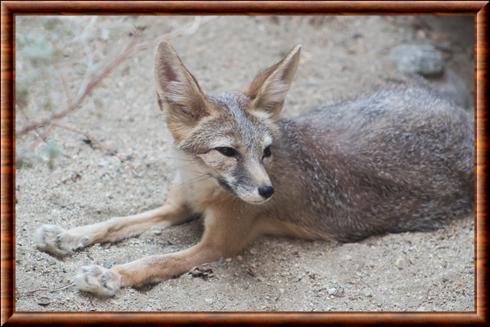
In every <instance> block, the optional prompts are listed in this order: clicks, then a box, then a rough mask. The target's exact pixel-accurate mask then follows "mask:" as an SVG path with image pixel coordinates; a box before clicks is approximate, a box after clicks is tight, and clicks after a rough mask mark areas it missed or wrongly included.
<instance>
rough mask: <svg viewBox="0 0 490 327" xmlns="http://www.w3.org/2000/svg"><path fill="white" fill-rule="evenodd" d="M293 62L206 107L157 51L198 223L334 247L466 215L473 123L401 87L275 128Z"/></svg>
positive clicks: (166, 108) (161, 95)
mask: <svg viewBox="0 0 490 327" xmlns="http://www.w3.org/2000/svg"><path fill="white" fill-rule="evenodd" d="M299 54H300V47H295V48H294V49H293V50H291V51H290V53H289V54H288V55H287V56H286V57H285V58H284V59H282V60H281V61H280V62H278V63H277V64H275V65H273V66H271V67H269V68H267V69H265V70H263V71H261V72H259V74H258V75H257V76H256V77H255V79H254V80H253V81H252V83H251V84H250V85H249V86H248V87H247V88H246V89H245V90H244V91H243V92H235V93H231V92H230V93H225V94H222V95H217V96H210V95H205V94H204V93H203V91H202V90H201V88H200V87H199V85H198V83H197V81H196V79H195V78H194V77H193V76H192V74H191V73H190V72H189V71H188V70H187V69H186V68H185V66H184V65H183V64H182V61H181V60H180V58H179V57H178V56H177V55H176V53H175V51H174V50H173V49H172V48H171V46H170V45H168V44H166V43H162V44H161V45H160V46H159V48H158V51H157V56H156V62H155V65H156V70H155V72H156V75H155V77H156V82H157V95H158V101H159V104H160V107H161V109H162V110H163V112H164V113H165V118H166V122H167V126H168V128H169V130H170V132H171V133H172V135H173V137H174V139H175V148H176V152H177V154H178V155H179V157H180V158H181V159H182V161H181V162H180V164H179V166H180V172H179V178H180V179H181V181H180V182H181V183H182V185H185V188H184V189H185V191H183V192H184V194H185V196H186V197H188V202H189V206H190V207H192V208H193V209H194V211H196V212H205V211H206V210H208V208H210V207H214V208H216V207H219V208H221V210H225V209H226V210H229V211H230V214H231V215H233V213H234V212H235V213H240V214H241V215H243V213H246V216H247V217H249V219H257V223H258V224H263V225H264V226H267V225H268V223H269V222H271V224H272V222H274V223H275V224H277V223H278V224H282V226H283V227H285V228H286V229H289V230H290V231H292V233H293V234H298V235H301V236H303V237H307V238H312V239H316V238H320V239H335V240H339V241H356V240H360V239H363V238H365V237H368V236H371V235H374V234H380V233H386V232H403V231H421V230H431V229H435V228H438V227H441V226H442V225H444V224H445V223H446V222H447V221H448V220H449V219H451V218H453V217H458V216H461V215H463V214H465V213H467V212H470V211H471V209H472V204H473V180H474V175H473V127H472V119H471V116H470V114H469V113H467V112H466V111H465V110H463V109H462V108H460V107H458V106H457V105H456V104H454V102H452V101H450V100H448V99H444V98H442V97H441V96H440V93H438V92H435V91H433V90H431V89H430V88H429V87H417V86H414V87H401V86H398V87H391V88H387V89H385V90H381V91H378V92H376V93H374V94H372V95H370V96H363V97H359V98H358V99H353V100H349V101H343V102H340V103H337V104H333V105H329V106H326V107H322V108H318V109H316V110H313V111H311V112H309V113H306V114H304V115H302V116H299V117H297V118H295V119H281V118H280V112H281V110H282V107H283V104H284V101H285V97H286V94H287V91H288V90H289V87H290V85H291V82H292V79H293V76H294V73H295V71H296V68H297V66H298V62H299ZM271 232H273V231H271Z"/></svg>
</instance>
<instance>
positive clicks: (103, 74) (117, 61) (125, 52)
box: [17, 34, 139, 136]
mask: <svg viewBox="0 0 490 327" xmlns="http://www.w3.org/2000/svg"><path fill="white" fill-rule="evenodd" d="M138 36H139V34H137V35H135V36H134V37H133V38H132V39H131V41H130V42H129V44H128V45H127V46H126V48H125V49H124V50H123V51H122V52H121V53H120V54H119V55H118V56H117V57H116V58H115V59H114V60H112V61H111V62H109V63H108V64H107V65H106V66H105V67H104V68H103V69H102V70H101V71H100V72H99V73H98V74H95V75H94V77H93V78H92V79H91V80H90V81H89V82H88V83H87V84H86V86H85V87H84V88H83V90H82V92H80V96H78V97H77V99H76V100H75V101H74V102H73V103H71V104H69V105H68V107H67V108H66V109H65V110H63V111H60V112H58V113H56V114H53V115H51V116H49V117H47V118H45V119H43V120H41V121H38V122H35V123H32V124H30V125H27V126H26V127H24V128H23V129H21V130H20V131H19V132H18V133H17V136H22V135H25V134H27V133H29V132H30V131H33V130H36V129H38V128H41V127H44V126H46V125H48V124H50V123H52V122H53V121H56V120H59V119H61V118H63V117H65V116H66V115H68V114H70V113H72V112H74V111H75V110H76V109H78V108H79V107H80V105H81V104H82V102H83V100H85V98H86V97H87V96H88V95H90V94H91V93H92V91H93V90H94V89H95V87H96V86H97V85H98V84H99V83H100V82H101V81H102V80H103V79H104V78H105V77H107V76H108V75H109V74H110V73H111V72H112V71H113V70H114V69H115V68H116V67H117V66H119V65H120V64H121V63H123V62H124V61H125V60H126V59H127V58H128V57H129V56H130V55H131V54H132V53H133V52H134V50H135V47H136V44H137V43H136V41H137V39H138Z"/></svg>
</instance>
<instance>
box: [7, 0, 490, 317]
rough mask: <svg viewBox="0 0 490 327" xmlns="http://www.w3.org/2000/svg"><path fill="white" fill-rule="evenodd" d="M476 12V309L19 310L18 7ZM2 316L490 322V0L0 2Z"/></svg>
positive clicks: (51, 10) (123, 11) (100, 11)
mask: <svg viewBox="0 0 490 327" xmlns="http://www.w3.org/2000/svg"><path fill="white" fill-rule="evenodd" d="M23 14H25V15H48V14H56V15H60V14H61V15H65V14H71V15H104V14H116V15H129V14H132V15H134V14H141V15H171V14H179V15H195V14H201V15H211V14H226V15H268V14H275V15H298V14H299V15H325V14H337V15H345V14H354V15H363V14H431V15H474V16H476V20H475V33H476V46H475V50H476V51H475V52H476V61H475V64H476V65H475V74H476V78H475V83H476V85H475V90H476V102H475V103H476V129H475V135H476V173H477V181H476V191H477V193H476V194H477V198H476V227H475V235H476V242H475V243H476V244H475V253H476V268H477V269H476V290H477V294H476V311H474V312H469V313H461V312H441V313H395V312H382V313H368V312H333V313H330V312H329V313H306V312H305V313H301V312H280V313H263V312H246V313H238V312H237V313H223V312H215V313H200V312H195V313H188V312H186V313H179V312H161V313H157V312H149V313H148V312H135V313H131V312H127V313H120V312H101V313H94V312H85V313H68V312H56V313H44V312H18V311H15V302H14V301H15V300H14V288H15V278H14V274H15V110H14V103H15V98H14V97H15V96H14V94H15V91H14V85H15V83H14V81H15V61H14V60H15V43H14V42H15V39H14V33H15V16H16V15H23ZM1 19H2V23H1V289H2V290H1V324H2V325H3V324H5V323H8V324H9V325H26V324H36V325H47V324H65V325H82V324H96V323H109V322H110V323H115V324H129V325H136V324H143V323H144V324H161V323H162V322H165V323H166V324H183V323H187V324H188V323H255V324H265V323H275V324H286V323H315V324H319V323H335V324H339V323H343V324H360V323H371V324H373V323H377V324H380V323H404V324H406V323H424V324H426V323H439V324H446V325H447V324H467V323H471V324H488V321H489V319H488V311H487V291H486V287H487V284H486V277H487V270H486V269H487V247H488V240H489V239H488V225H487V221H486V219H487V203H486V197H485V195H486V193H485V191H484V190H485V186H486V183H487V162H486V156H487V148H488V143H487V142H488V141H487V129H486V128H485V126H487V103H488V102H487V97H488V95H487V94H486V93H485V90H486V89H487V88H488V84H487V83H488V82H487V78H488V68H487V63H488V32H487V28H488V25H487V20H488V1H446V2H444V1H420V2H415V1H413V2H407V1H397V2H395V1H385V2H382V1H351V2H341V1H260V2H259V1H227V2H223V1H185V2H184V1H167V2H155V1H139V2H130V1H120V2H110V1H98V2H88V1H72V2H63V1H47V2H39V1H38V2H35V1H4V2H2V4H1Z"/></svg>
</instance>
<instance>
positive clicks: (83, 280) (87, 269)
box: [74, 265, 121, 297]
mask: <svg viewBox="0 0 490 327" xmlns="http://www.w3.org/2000/svg"><path fill="white" fill-rule="evenodd" d="M74 282H75V284H76V285H77V287H78V289H79V290H80V291H84V292H89V293H92V294H95V295H97V296H104V297H105V296H114V295H115V294H116V292H117V290H118V289H120V288H121V275H119V274H118V273H116V272H113V271H111V270H109V269H107V268H104V267H101V266H97V265H90V266H83V267H82V268H81V269H80V272H79V273H78V275H77V276H76V277H75V280H74Z"/></svg>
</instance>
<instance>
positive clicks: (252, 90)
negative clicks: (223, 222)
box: [155, 42, 301, 204]
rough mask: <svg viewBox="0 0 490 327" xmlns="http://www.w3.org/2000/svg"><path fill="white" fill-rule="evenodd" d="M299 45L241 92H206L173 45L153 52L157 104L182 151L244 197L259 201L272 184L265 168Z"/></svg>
mask: <svg viewBox="0 0 490 327" xmlns="http://www.w3.org/2000/svg"><path fill="white" fill-rule="evenodd" d="M300 49H301V47H300V46H296V47H295V48H293V49H292V50H291V51H290V52H289V54H288V55H286V56H285V57H284V58H283V59H282V60H281V61H279V62H278V63H276V64H275V65H272V66H270V67H269V68H267V69H264V70H262V71H261V72H259V73H258V74H257V76H256V77H255V78H254V80H253V81H252V83H250V84H249V86H248V87H247V88H246V89H245V91H243V92H235V93H224V94H222V95H218V96H209V95H205V94H204V93H203V91H202V89H201V88H200V86H199V84H198V83H197V80H196V79H195V78H194V76H192V74H191V73H190V72H189V71H188V70H187V68H186V67H185V66H184V64H183V63H182V61H181V60H180V58H179V57H178V55H177V53H176V52H175V50H174V49H173V48H172V46H171V45H170V44H168V43H166V42H162V43H160V44H159V46H158V48H157V52H156V56H155V80H156V90H157V96H158V104H159V106H160V108H161V109H162V111H163V112H164V113H165V119H166V123H167V127H168V129H169V131H170V132H171V134H172V136H173V138H174V140H175V144H176V147H177V149H178V150H180V151H182V152H184V153H185V154H187V155H189V156H191V157H192V159H193V160H195V161H197V162H198V166H199V169H200V170H201V171H202V172H203V174H205V175H207V176H210V177H211V178H212V179H214V180H215V181H216V183H217V184H218V185H220V186H221V187H222V188H223V189H224V190H226V191H228V192H230V193H232V194H234V195H235V196H238V197H239V198H240V199H242V200H243V201H245V202H248V203H252V204H261V203H264V202H265V201H267V200H268V199H270V198H271V196H272V194H273V192H274V187H273V185H272V183H271V180H270V178H269V175H268V173H267V171H268V170H269V169H270V167H271V165H272V164H273V161H274V141H275V138H277V134H278V128H277V126H276V122H277V120H278V118H279V114H280V112H281V110H282V107H283V104H284V101H285V98H286V94H287V92H288V90H289V87H290V85H291V82H292V80H293V77H294V74H295V72H296V69H297V66H298V62H299V57H300Z"/></svg>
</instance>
